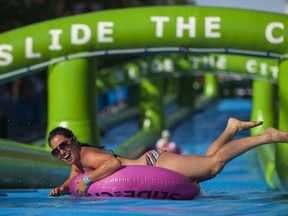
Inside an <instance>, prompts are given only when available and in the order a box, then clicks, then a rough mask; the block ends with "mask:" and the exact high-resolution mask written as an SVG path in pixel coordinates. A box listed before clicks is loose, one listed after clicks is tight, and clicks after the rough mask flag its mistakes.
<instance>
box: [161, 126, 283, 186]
mask: <svg viewBox="0 0 288 216" xmlns="http://www.w3.org/2000/svg"><path fill="white" fill-rule="evenodd" d="M287 142H288V133H287V132H283V131H279V130H277V129H275V128H271V127H270V128H268V129H267V130H266V131H265V132H264V133H263V134H261V135H257V136H250V137H246V138H242V139H238V140H232V141H230V142H228V143H226V144H225V145H223V146H222V147H220V149H219V150H218V151H217V152H215V153H214V154H212V155H209V156H202V157H201V156H194V155H178V154H173V153H169V152H166V153H163V154H162V155H161V157H160V158H159V160H158V161H157V166H159V167H163V168H166V169H170V170H173V171H176V172H178V173H181V174H183V175H185V176H187V177H189V178H193V179H195V180H197V181H199V182H201V181H206V180H208V179H211V178H213V177H215V176H216V175H217V174H218V173H220V172H221V171H222V169H223V167H224V166H225V164H227V163H228V162H229V161H231V160H232V159H234V158H235V157H238V156H239V155H241V154H243V153H245V152H247V151H248V150H250V149H252V148H254V147H256V146H260V145H264V144H269V143H287Z"/></svg>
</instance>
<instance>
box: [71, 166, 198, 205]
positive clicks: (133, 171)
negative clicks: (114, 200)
mask: <svg viewBox="0 0 288 216" xmlns="http://www.w3.org/2000/svg"><path fill="white" fill-rule="evenodd" d="M85 175H86V174H81V175H78V176H76V177H75V178H73V179H72V180H71V182H70V190H71V192H72V194H74V195H76V196H77V193H76V186H77V183H76V180H77V179H79V178H83V177H84V176H85ZM199 193H200V186H199V184H198V183H197V182H196V181H194V180H191V179H189V178H187V177H185V176H183V175H181V174H179V173H176V172H173V171H171V170H168V169H163V168H159V167H153V166H125V167H123V168H121V169H120V170H118V171H117V172H115V173H113V174H112V175H110V176H108V177H106V178H104V179H101V180H99V181H97V182H94V183H93V184H91V185H90V187H89V189H88V192H87V195H88V196H96V197H136V198H137V197H138V198H151V199H172V200H187V199H193V198H194V197H196V196H197V195H198V194H199Z"/></svg>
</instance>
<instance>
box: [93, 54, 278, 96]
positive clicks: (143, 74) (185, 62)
mask: <svg viewBox="0 0 288 216" xmlns="http://www.w3.org/2000/svg"><path fill="white" fill-rule="evenodd" d="M278 63H279V61H278V59H275V58H263V57H255V56H240V55H233V54H206V55H195V54H188V55H185V56H184V55H181V54H168V55H167V54H166V55H164V54H161V55H156V56H150V57H146V58H143V57H142V58H139V59H136V60H133V61H129V62H127V63H122V64H119V65H117V66H113V67H110V68H104V69H101V70H100V71H99V77H98V79H97V80H96V86H97V88H98V89H99V90H100V91H103V92H105V91H109V90H110V89H113V88H117V87H123V86H129V85H135V84H137V83H140V82H142V81H143V80H146V79H159V78H162V79H163V78H167V77H179V76H197V75H204V74H205V73H207V72H209V73H217V74H224V75H239V76H241V77H246V78H248V79H257V80H263V81H267V82H270V83H275V84H278V73H279V66H278Z"/></svg>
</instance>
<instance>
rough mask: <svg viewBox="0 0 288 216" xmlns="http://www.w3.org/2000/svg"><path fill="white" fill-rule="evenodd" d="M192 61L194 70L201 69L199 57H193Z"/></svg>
mask: <svg viewBox="0 0 288 216" xmlns="http://www.w3.org/2000/svg"><path fill="white" fill-rule="evenodd" d="M191 61H192V68H193V69H195V70H196V69H199V64H200V59H199V58H198V57H194V56H193V57H191Z"/></svg>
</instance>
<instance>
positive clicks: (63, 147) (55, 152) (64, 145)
mask: <svg viewBox="0 0 288 216" xmlns="http://www.w3.org/2000/svg"><path fill="white" fill-rule="evenodd" d="M69 147H70V145H69V143H68V141H63V142H62V143H60V144H59V145H58V146H57V147H56V148H55V149H53V150H52V151H51V154H52V155H53V156H54V157H57V158H60V156H61V154H60V150H62V151H66V150H67V149H68V148H69Z"/></svg>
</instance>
